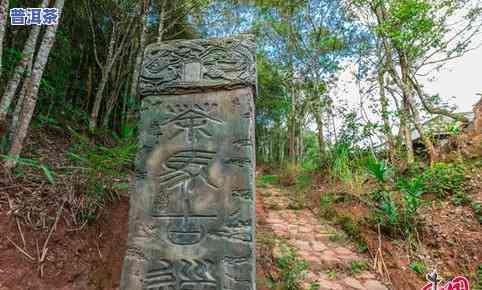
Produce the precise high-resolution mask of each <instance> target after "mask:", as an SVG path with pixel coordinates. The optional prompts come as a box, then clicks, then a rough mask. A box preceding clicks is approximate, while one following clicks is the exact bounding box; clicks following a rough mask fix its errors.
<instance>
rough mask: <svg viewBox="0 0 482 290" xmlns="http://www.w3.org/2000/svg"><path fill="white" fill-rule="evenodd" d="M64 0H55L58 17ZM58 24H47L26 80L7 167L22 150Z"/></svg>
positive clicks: (10, 165)
mask: <svg viewBox="0 0 482 290" xmlns="http://www.w3.org/2000/svg"><path fill="white" fill-rule="evenodd" d="M64 2H65V0H56V1H55V5H54V7H55V8H57V9H58V13H59V17H60V16H61V15H62V10H63V7H64ZM57 27H58V25H51V26H48V27H47V29H46V30H45V34H44V36H43V39H42V42H41V44H40V47H39V50H38V53H37V57H36V59H35V63H34V65H33V68H32V75H31V76H30V77H29V78H28V79H27V80H26V85H27V87H26V91H25V101H24V104H23V106H22V113H21V115H20V116H21V118H20V122H19V126H18V128H16V131H15V132H14V134H13V140H12V145H11V147H10V151H9V154H8V155H9V156H10V159H9V160H7V161H6V164H5V166H6V167H7V168H13V167H14V166H15V165H16V163H17V158H18V157H19V155H20V153H21V152H22V148H23V142H24V140H25V137H26V136H27V132H28V128H29V125H30V120H31V119H32V116H33V113H34V110H35V105H36V103H37V98H38V91H39V86H40V81H41V80H42V75H43V73H44V69H45V65H46V64H47V61H48V58H49V54H50V49H51V48H52V46H53V45H54V42H55V36H56V32H57Z"/></svg>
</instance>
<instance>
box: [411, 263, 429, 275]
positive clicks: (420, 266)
mask: <svg viewBox="0 0 482 290" xmlns="http://www.w3.org/2000/svg"><path fill="white" fill-rule="evenodd" d="M409 267H410V269H412V271H414V272H415V273H417V274H420V275H425V273H427V271H428V270H427V266H426V265H425V263H424V262H423V261H415V262H413V263H411V264H410V265H409Z"/></svg>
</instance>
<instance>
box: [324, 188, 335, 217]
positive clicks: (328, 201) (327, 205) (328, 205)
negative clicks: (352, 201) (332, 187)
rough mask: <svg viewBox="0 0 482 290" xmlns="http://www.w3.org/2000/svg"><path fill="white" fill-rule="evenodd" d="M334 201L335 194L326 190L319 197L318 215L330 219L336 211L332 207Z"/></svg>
mask: <svg viewBox="0 0 482 290" xmlns="http://www.w3.org/2000/svg"><path fill="white" fill-rule="evenodd" d="M334 203H335V195H334V194H333V193H330V192H326V193H324V194H322V195H321V197H320V215H321V216H322V217H324V218H326V219H329V220H331V219H332V218H333V217H335V215H336V212H335V209H334V208H333V204H334Z"/></svg>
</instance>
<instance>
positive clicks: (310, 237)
mask: <svg viewBox="0 0 482 290" xmlns="http://www.w3.org/2000/svg"><path fill="white" fill-rule="evenodd" d="M258 193H259V194H258V196H259V198H263V201H264V204H265V205H266V208H267V209H266V211H267V218H266V222H267V224H268V226H269V227H270V228H271V229H272V230H273V232H274V233H275V235H276V236H278V237H280V238H283V239H284V240H286V241H287V242H288V244H290V245H291V246H292V247H294V248H295V249H296V250H297V252H298V254H299V256H300V258H302V259H304V260H306V261H308V262H309V264H310V267H309V269H308V273H307V275H306V279H305V281H304V282H303V287H304V289H310V290H313V289H320V290H352V289H356V290H388V289H389V288H387V286H385V285H384V284H383V283H382V282H381V281H380V279H378V277H377V275H376V274H375V273H373V272H371V271H369V270H363V271H361V272H360V273H357V274H355V273H354V271H353V267H354V266H353V265H360V264H362V265H371V261H369V260H368V258H367V257H366V256H363V255H360V254H358V253H357V252H356V250H354V247H353V246H352V245H350V244H348V243H341V242H339V241H333V240H334V238H333V237H334V236H335V237H336V236H340V235H341V233H340V231H339V230H337V229H336V228H334V227H332V226H329V225H328V224H323V222H321V221H320V220H319V219H318V218H317V217H316V216H315V215H314V214H313V213H312V212H311V211H310V210H308V209H301V210H290V209H288V204H289V200H288V199H287V198H286V196H285V195H284V194H283V193H282V192H280V190H279V189H277V188H276V187H273V186H271V185H269V186H267V187H265V188H258ZM330 237H331V238H330ZM276 251H277V250H276V249H275V255H276ZM365 268H367V267H365ZM368 268H370V267H368ZM356 272H358V271H356ZM313 284H318V285H319V288H316V287H315V288H310V287H311V285H313Z"/></svg>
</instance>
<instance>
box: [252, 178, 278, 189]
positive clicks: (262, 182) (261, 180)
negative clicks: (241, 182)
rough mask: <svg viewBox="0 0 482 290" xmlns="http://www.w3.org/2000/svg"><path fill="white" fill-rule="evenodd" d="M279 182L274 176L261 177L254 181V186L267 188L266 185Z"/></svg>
mask: <svg viewBox="0 0 482 290" xmlns="http://www.w3.org/2000/svg"><path fill="white" fill-rule="evenodd" d="M278 181H279V179H278V176H276V175H262V176H260V177H258V178H257V179H256V186H258V187H267V186H268V184H277V183H278Z"/></svg>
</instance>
